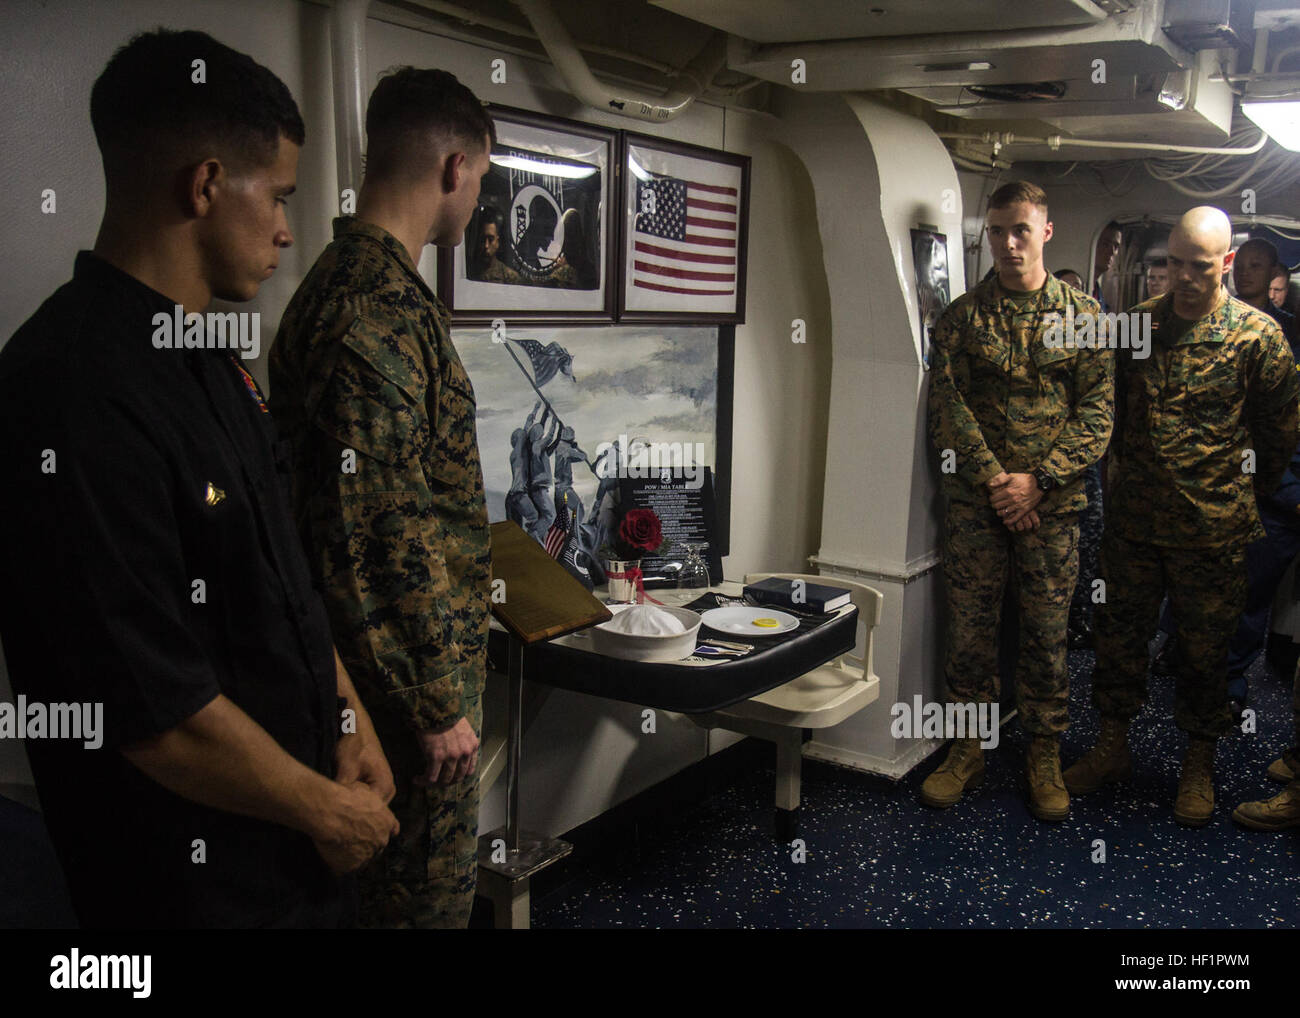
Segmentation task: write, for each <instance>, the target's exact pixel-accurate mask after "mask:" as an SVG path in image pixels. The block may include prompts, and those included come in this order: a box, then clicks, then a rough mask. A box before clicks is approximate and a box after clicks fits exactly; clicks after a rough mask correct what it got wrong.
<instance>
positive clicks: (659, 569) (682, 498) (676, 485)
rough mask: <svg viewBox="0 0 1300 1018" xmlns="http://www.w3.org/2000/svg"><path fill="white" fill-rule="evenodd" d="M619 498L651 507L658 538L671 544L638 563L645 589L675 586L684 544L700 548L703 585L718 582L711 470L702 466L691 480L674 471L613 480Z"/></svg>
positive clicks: (719, 567) (719, 571)
mask: <svg viewBox="0 0 1300 1018" xmlns="http://www.w3.org/2000/svg"><path fill="white" fill-rule="evenodd" d="M619 499H620V501H621V502H622V503H623V504H624V505H627V506H630V507H631V508H633V509H653V510H654V511H655V513H656V514H657V515H658V516H659V521H660V523H661V524H662V525H663V532H664V537H666V538H667V539H668V540H670V541H671V542H672V544H671V545H670V546H669V547H668V549H667V550H666V552H665V553H664V554H663V555H658V556H653V557H646V558H643V559H642V560H641V572H642V574H643V575H644V577H645V585H646V586H647V587H649V588H652V589H654V588H659V589H662V588H664V587H672V586H675V585H676V583H677V571H678V570H679V569H680V568H681V566H682V563H683V562H685V561H686V549H685V548H684V547H683V545H686V544H689V545H690V546H691V547H693V548H699V549H700V557H701V558H702V559H704V561H705V562H706V563H707V564H708V567H709V582H710V583H714V584H716V583H721V582H722V557H721V555H719V553H718V545H717V539H716V534H717V510H716V508H715V506H714V502H713V471H712V470H711V469H710V468H709V467H703V468H702V469H701V472H700V473H699V474H698V475H697V476H694V477H692V476H691V475H690V474H688V473H685V472H683V471H682V470H680V469H675V470H671V471H669V470H665V471H664V472H663V473H662V474H657V475H655V476H653V477H645V478H624V479H623V480H621V481H620V482H619Z"/></svg>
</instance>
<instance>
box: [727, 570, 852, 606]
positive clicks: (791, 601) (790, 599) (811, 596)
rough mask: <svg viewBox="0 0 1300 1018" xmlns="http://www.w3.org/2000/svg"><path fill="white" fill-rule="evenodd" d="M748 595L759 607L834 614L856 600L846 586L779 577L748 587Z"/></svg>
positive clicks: (748, 585)
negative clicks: (770, 606) (762, 605)
mask: <svg viewBox="0 0 1300 1018" xmlns="http://www.w3.org/2000/svg"><path fill="white" fill-rule="evenodd" d="M796 595H797V596H796ZM745 596H746V597H749V598H752V599H753V600H754V601H755V602H757V603H758V604H770V605H772V606H773V607H774V608H793V609H795V610H802V611H812V612H833V611H834V610H835V609H836V608H840V607H843V606H844V605H846V604H848V603H849V602H850V601H851V600H852V597H851V596H850V594H849V592H848V591H847V590H845V589H844V588H843V587H828V586H827V585H826V584H824V583H810V582H808V581H807V580H783V579H781V578H780V577H779V576H769V577H768V578H767V579H766V580H760V581H759V582H758V583H748V584H746V585H745Z"/></svg>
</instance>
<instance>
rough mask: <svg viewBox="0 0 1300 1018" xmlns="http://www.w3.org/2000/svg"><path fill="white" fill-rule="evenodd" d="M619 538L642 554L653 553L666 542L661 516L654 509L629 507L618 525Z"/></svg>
mask: <svg viewBox="0 0 1300 1018" xmlns="http://www.w3.org/2000/svg"><path fill="white" fill-rule="evenodd" d="M618 536H619V540H620V541H621V542H622V543H623V544H625V545H627V546H628V547H629V548H634V549H635V550H636V551H638V552H641V553H642V554H646V555H649V554H652V553H654V552H656V551H658V550H659V546H660V545H661V544H663V543H664V534H663V530H662V528H661V527H660V526H659V517H658V515H656V513H655V511H654V510H653V509H629V510H628V511H627V515H626V516H624V517H623V521H622V522H621V523H620V524H619V525H618Z"/></svg>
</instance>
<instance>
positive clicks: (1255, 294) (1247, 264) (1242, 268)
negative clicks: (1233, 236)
mask: <svg viewBox="0 0 1300 1018" xmlns="http://www.w3.org/2000/svg"><path fill="white" fill-rule="evenodd" d="M1280 268H1283V265H1282V262H1281V261H1280V260H1279V258H1278V256H1277V248H1276V247H1274V246H1273V245H1272V244H1270V243H1269V242H1268V241H1267V240H1264V239H1263V238H1262V237H1254V238H1252V239H1251V240H1248V241H1246V242H1245V243H1244V244H1242V245H1241V247H1239V248H1237V256H1236V257H1235V258H1234V259H1233V261H1232V280H1233V283H1235V284H1236V287H1237V299H1238V300H1242V301H1245V302H1246V303H1247V304H1249V305H1250V306H1251V307H1253V308H1255V309H1257V310H1259V311H1263V312H1264V314H1266V315H1269V316H1270V317H1272V318H1273V320H1274V321H1276V322H1277V324H1278V325H1280V326H1281V327H1282V335H1284V336H1285V337H1286V340H1287V342H1288V343H1290V344H1291V350H1292V352H1293V353H1294V352H1295V350H1296V348H1297V346H1300V332H1298V331H1297V328H1296V318H1295V315H1293V314H1291V312H1290V311H1287V310H1285V309H1284V308H1281V307H1279V306H1278V305H1277V302H1276V301H1274V300H1273V299H1272V297H1271V296H1270V295H1269V292H1268V290H1269V284H1270V283H1271V282H1272V280H1273V277H1274V276H1275V275H1276V274H1277V270H1278V269H1280Z"/></svg>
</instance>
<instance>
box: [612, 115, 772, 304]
mask: <svg viewBox="0 0 1300 1018" xmlns="http://www.w3.org/2000/svg"><path fill="white" fill-rule="evenodd" d="M620 162H621V163H622V178H623V182H622V202H621V206H622V216H623V242H622V247H623V264H622V271H621V272H620V273H619V321H621V322H664V321H682V322H686V321H689V322H694V323H697V324H711V323H720V324H721V323H738V322H743V321H744V320H745V250H746V247H745V246H746V242H747V239H748V233H749V231H748V220H749V157H748V156H740V155H733V154H731V153H730V152H720V151H717V150H714V149H707V148H701V147H700V146H698V145H683V144H678V143H674V142H669V141H664V140H663V139H662V138H650V137H646V136H644V135H638V134H625V135H624V136H623V151H622V156H621V158H620Z"/></svg>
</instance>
